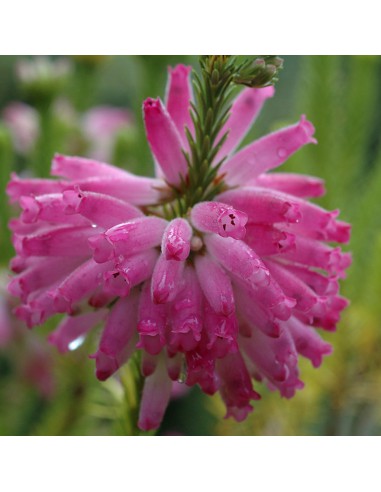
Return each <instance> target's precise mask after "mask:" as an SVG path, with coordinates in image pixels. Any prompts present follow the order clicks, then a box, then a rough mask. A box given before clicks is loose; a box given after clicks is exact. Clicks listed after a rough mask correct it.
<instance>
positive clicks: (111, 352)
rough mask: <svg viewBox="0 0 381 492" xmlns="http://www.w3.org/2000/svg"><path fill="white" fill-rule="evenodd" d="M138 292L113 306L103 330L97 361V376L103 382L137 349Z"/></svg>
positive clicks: (96, 355)
mask: <svg viewBox="0 0 381 492" xmlns="http://www.w3.org/2000/svg"><path fill="white" fill-rule="evenodd" d="M138 299H139V297H138V295H137V292H134V293H131V295H130V296H129V297H126V298H123V299H119V300H118V301H117V303H116V304H115V305H114V306H113V308H112V309H111V311H110V314H109V316H108V319H107V322H106V326H105V328H104V329H103V332H102V336H101V339H100V342H99V347H98V351H97V352H96V354H95V355H94V356H93V358H95V360H96V368H97V370H96V376H97V378H98V379H100V380H101V381H104V380H105V379H107V378H108V377H110V376H111V375H112V374H113V373H114V372H115V371H117V370H118V369H119V367H120V366H121V365H122V364H124V363H125V362H126V361H127V359H128V358H129V357H130V355H131V354H132V352H133V351H134V349H135V344H136V341H135V334H136V321H137V306H138Z"/></svg>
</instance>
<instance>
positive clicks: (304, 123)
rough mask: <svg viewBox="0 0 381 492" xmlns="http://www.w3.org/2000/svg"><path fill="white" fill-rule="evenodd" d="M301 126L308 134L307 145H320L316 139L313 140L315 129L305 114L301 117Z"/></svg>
mask: <svg viewBox="0 0 381 492" xmlns="http://www.w3.org/2000/svg"><path fill="white" fill-rule="evenodd" d="M299 126H300V128H302V129H303V130H304V132H305V134H306V137H307V143H313V144H317V143H318V142H317V140H316V138H313V135H314V133H315V127H314V125H313V124H312V123H311V122H310V121H309V120H307V118H306V115H305V114H302V116H301V117H300V121H299Z"/></svg>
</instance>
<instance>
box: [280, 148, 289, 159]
mask: <svg viewBox="0 0 381 492" xmlns="http://www.w3.org/2000/svg"><path fill="white" fill-rule="evenodd" d="M286 156H287V150H286V149H283V148H279V149H278V157H280V158H281V159H284V158H285V157H286Z"/></svg>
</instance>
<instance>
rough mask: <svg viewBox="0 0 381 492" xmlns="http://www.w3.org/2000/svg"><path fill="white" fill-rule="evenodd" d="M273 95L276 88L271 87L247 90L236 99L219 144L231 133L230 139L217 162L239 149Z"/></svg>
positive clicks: (224, 145) (220, 134) (218, 156)
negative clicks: (226, 134) (264, 105)
mask: <svg viewBox="0 0 381 492" xmlns="http://www.w3.org/2000/svg"><path fill="white" fill-rule="evenodd" d="M273 95H274V87H273V86H270V87H264V88H263V89H250V88H247V89H244V90H243V91H242V92H241V93H240V94H239V95H238V96H237V97H236V99H235V100H234V102H233V105H232V108H231V111H230V116H229V119H228V121H227V122H226V123H225V125H224V126H223V128H222V130H221V131H220V133H219V134H218V137H217V142H218V141H219V140H220V138H222V136H223V135H224V134H225V133H226V132H229V136H228V139H227V140H226V142H225V143H224V144H223V146H222V147H221V149H220V151H219V153H218V155H217V157H216V162H218V161H219V160H220V159H222V158H223V157H225V156H227V155H230V154H231V153H232V152H233V151H234V150H235V149H236V148H237V147H238V145H239V144H240V143H241V141H242V140H243V139H244V137H245V135H246V134H247V132H248V131H249V130H250V127H251V126H252V125H253V124H254V122H255V120H256V119H257V116H258V115H259V113H260V111H261V109H262V107H263V104H264V103H265V101H266V100H267V99H269V98H270V97H273Z"/></svg>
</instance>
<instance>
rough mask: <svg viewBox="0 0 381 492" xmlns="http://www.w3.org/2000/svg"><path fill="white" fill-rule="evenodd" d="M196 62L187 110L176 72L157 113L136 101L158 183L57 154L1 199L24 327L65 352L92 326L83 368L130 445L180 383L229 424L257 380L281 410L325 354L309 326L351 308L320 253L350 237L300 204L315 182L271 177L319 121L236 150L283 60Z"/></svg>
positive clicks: (336, 258) (328, 323)
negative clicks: (36, 329)
mask: <svg viewBox="0 0 381 492" xmlns="http://www.w3.org/2000/svg"><path fill="white" fill-rule="evenodd" d="M200 64H201V74H200V75H197V74H194V99H193V94H192V91H191V85H190V69H189V67H184V66H183V65H179V66H177V67H175V68H173V69H171V70H170V74H169V83H168V87H167V92H166V98H165V101H164V102H162V101H161V100H160V99H147V100H146V101H145V102H144V104H143V117H144V122H145V127H146V133H147V139H148V142H149V145H150V147H151V150H152V154H153V157H154V163H155V178H143V177H138V176H134V175H133V174H131V173H129V172H126V171H124V170H122V169H120V168H115V167H113V166H111V165H109V164H106V163H101V162H97V161H96V160H93V159H85V158H80V157H69V156H62V155H55V156H54V158H53V163H52V170H51V174H52V175H53V176H56V177H58V179H40V178H36V179H20V178H18V177H17V176H16V175H13V176H12V179H11V182H10V183H9V185H8V188H7V191H8V194H9V196H10V198H11V201H12V202H18V203H19V204H20V206H21V209H22V211H21V214H20V217H19V218H17V219H13V220H12V221H11V222H10V228H11V230H12V233H13V244H14V247H15V250H16V257H15V258H14V259H13V260H12V262H11V269H12V271H13V272H14V276H13V278H12V280H11V282H10V284H9V291H10V292H11V293H12V294H13V295H15V296H16V297H19V298H20V301H21V305H20V306H18V308H17V309H16V314H17V315H18V316H19V317H20V318H21V319H22V320H23V321H24V322H25V323H26V324H27V325H28V326H29V327H33V326H36V325H39V324H41V323H43V322H45V321H46V320H47V319H49V318H50V317H52V316H54V315H55V314H57V313H61V314H62V315H63V318H62V320H61V322H60V324H59V326H58V328H57V329H56V331H54V332H53V334H52V335H51V336H50V339H49V340H50V342H51V343H52V344H54V345H56V347H57V348H58V350H59V351H60V352H65V351H66V350H67V348H68V347H69V344H71V343H72V342H74V341H75V339H76V338H78V336H80V337H86V336H87V335H88V334H89V333H90V332H91V331H92V330H93V329H94V328H95V327H96V326H97V324H99V323H102V325H103V329H102V330H101V333H100V336H99V341H98V347H97V349H96V350H95V353H94V354H93V355H92V356H91V358H92V359H93V361H94V363H95V374H96V377H97V378H98V379H99V380H100V381H106V380H110V378H111V376H113V375H114V374H115V375H116V377H117V378H119V381H120V382H121V384H122V386H123V388H124V396H123V398H122V399H123V402H124V403H123V405H122V410H121V412H122V424H123V425H122V427H121V428H120V429H119V430H118V432H123V433H127V434H137V433H138V432H140V431H143V432H151V431H153V430H155V429H157V428H159V426H160V423H161V421H162V419H163V416H164V412H165V409H166V407H167V405H168V403H169V400H170V397H171V390H172V387H173V382H175V381H178V380H179V379H181V381H182V382H183V383H184V384H185V385H187V386H193V385H195V384H198V385H199V386H200V388H201V389H202V391H204V392H205V393H206V394H209V395H212V394H214V393H216V392H219V393H220V395H221V397H222V399H223V400H224V403H225V405H226V410H227V411H226V417H233V418H235V419H236V420H238V421H242V420H244V419H245V418H246V417H247V415H248V414H249V412H251V411H252V410H253V407H252V403H251V402H252V400H258V399H259V394H258V393H257V391H255V390H254V388H253V380H257V381H263V383H264V384H266V385H268V387H269V388H271V389H277V390H278V391H279V392H280V394H281V395H282V396H283V397H285V398H291V397H292V396H293V395H294V394H295V392H296V391H297V390H300V389H302V388H303V382H302V381H301V379H300V373H299V367H298V356H299V355H301V356H303V357H307V358H308V359H310V361H311V363H312V365H313V366H314V367H318V366H319V365H320V364H321V362H322V359H323V356H325V355H328V354H329V353H330V352H331V347H330V345H329V344H327V343H326V342H325V341H324V340H323V339H322V338H321V337H320V334H319V333H318V331H317V329H318V328H320V329H323V330H326V331H334V330H335V328H336V325H337V323H338V321H339V319H340V313H341V311H342V310H343V309H344V308H345V307H346V306H347V304H348V301H347V300H346V299H344V298H343V297H341V296H340V295H339V280H340V279H342V278H344V277H345V271H346V269H347V268H348V267H349V265H350V263H351V257H350V254H349V253H345V252H342V250H341V248H340V247H338V246H337V245H336V244H332V245H331V244H327V243H346V242H348V241H349V237H350V225H349V224H346V223H344V222H342V221H340V220H338V219H337V216H338V213H339V212H338V210H333V211H326V210H324V209H323V208H321V207H319V206H318V205H316V204H313V203H311V202H309V201H308V199H309V198H311V197H317V196H321V195H322V194H324V191H325V190H324V183H323V182H322V180H320V179H317V178H314V177H311V176H299V175H296V174H289V173H278V172H277V171H276V168H278V167H279V166H281V165H282V164H283V163H284V162H285V160H286V159H287V158H288V157H290V156H291V155H292V154H294V153H295V152H297V151H299V150H300V149H301V148H302V147H303V146H304V145H307V144H310V143H316V140H315V139H314V137H313V135H314V127H313V125H312V124H311V123H310V122H309V121H308V120H307V119H306V118H305V117H304V116H302V117H301V119H300V121H299V122H298V123H296V124H294V125H291V126H289V127H287V128H284V129H282V130H279V131H276V132H274V133H272V134H270V135H268V136H265V137H263V138H261V139H259V140H256V141H255V142H253V143H251V144H249V145H247V146H246V147H244V148H243V149H241V150H237V149H239V145H240V143H241V141H242V140H243V138H244V137H245V135H246V134H247V132H248V131H249V129H250V126H251V125H252V124H253V122H254V121H255V119H256V118H257V116H258V114H259V111H260V110H261V108H262V107H263V105H264V104H265V102H266V100H267V99H269V98H271V97H273V96H274V88H273V87H272V85H271V84H272V83H273V82H274V80H275V77H276V75H277V72H278V70H279V69H280V67H281V62H280V60H279V59H277V58H274V57H261V58H260V59H259V60H258V59H257V60H248V61H247V62H246V61H243V62H239V59H238V58H237V57H234V56H224V55H216V56H204V57H201V59H200ZM239 85H245V86H246V87H245V88H244V89H242V90H241V92H240V93H238V94H236V89H237V86H239ZM233 96H235V97H233ZM274 170H275V171H274ZM269 171H271V172H270V173H269ZM128 361H130V363H129V364H128V365H127V364H126V363H127V362H128ZM106 384H109V383H106ZM138 428H139V429H140V431H138V430H137V429H138Z"/></svg>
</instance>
